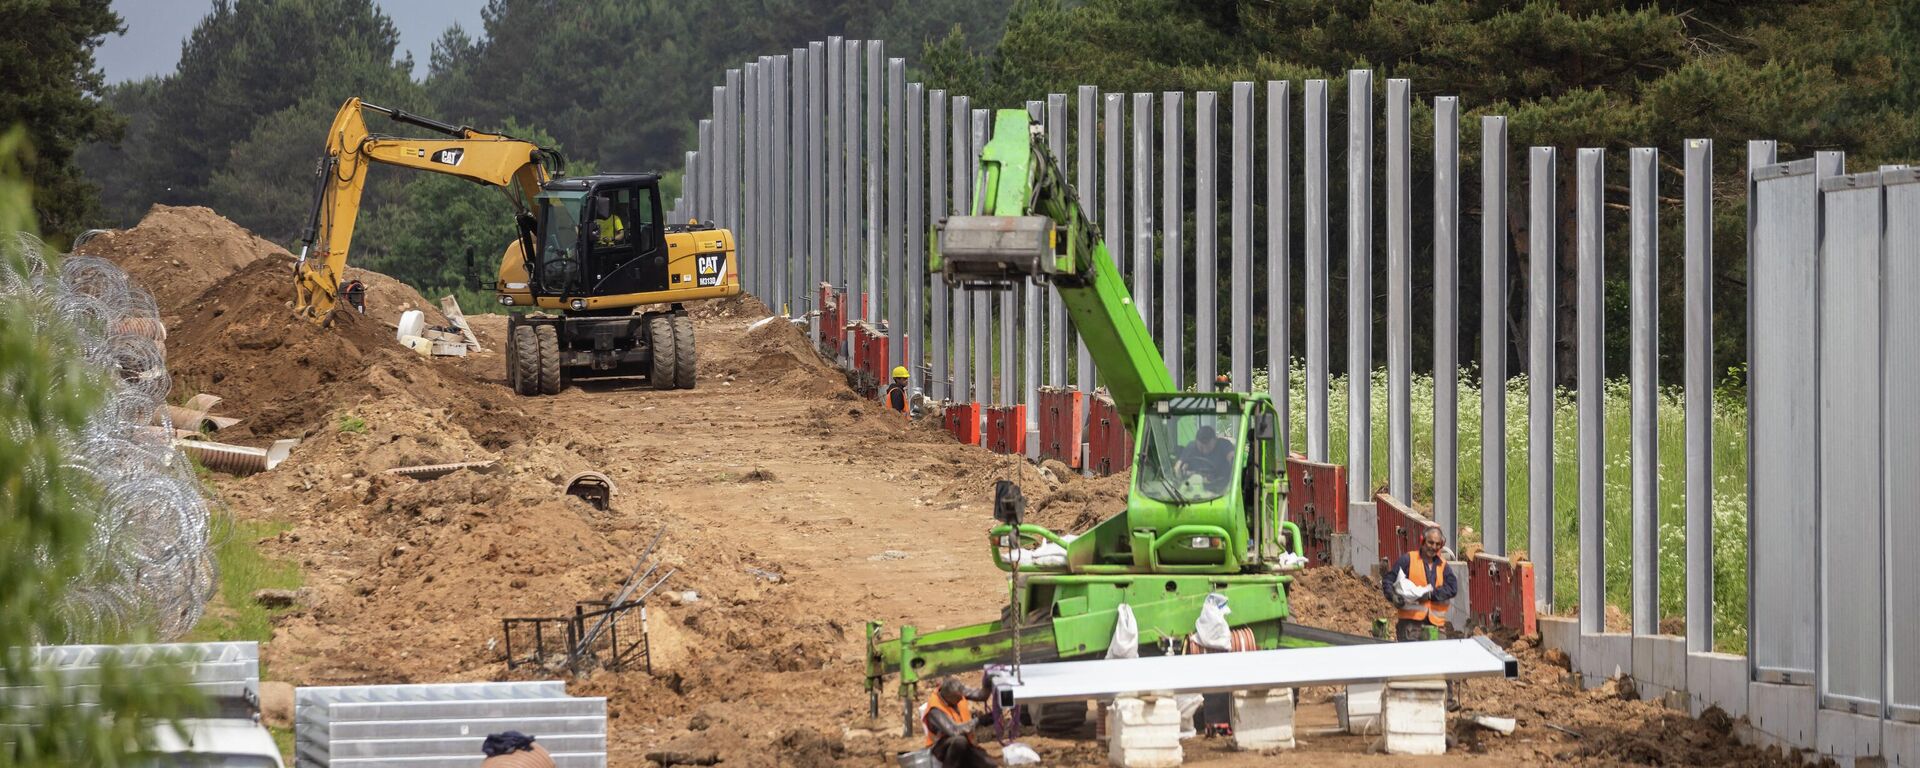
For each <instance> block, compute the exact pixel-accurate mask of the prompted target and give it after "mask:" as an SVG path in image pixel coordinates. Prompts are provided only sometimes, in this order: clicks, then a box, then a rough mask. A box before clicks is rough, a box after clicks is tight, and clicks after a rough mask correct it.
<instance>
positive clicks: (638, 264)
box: [528, 174, 669, 313]
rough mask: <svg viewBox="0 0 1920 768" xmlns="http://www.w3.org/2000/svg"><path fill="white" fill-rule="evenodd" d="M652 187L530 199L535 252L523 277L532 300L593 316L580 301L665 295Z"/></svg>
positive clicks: (566, 187)
mask: <svg viewBox="0 0 1920 768" xmlns="http://www.w3.org/2000/svg"><path fill="white" fill-rule="evenodd" d="M659 185H660V180H659V177H657V176H655V175H653V174H633V175H613V176H579V177H573V178H566V179H558V180H555V181H551V182H548V183H547V185H546V186H545V187H544V188H542V189H541V191H540V194H538V195H536V196H535V197H534V205H535V207H536V209H537V211H536V214H535V215H536V216H537V217H538V220H539V224H538V233H537V239H538V242H539V247H538V248H537V249H536V252H535V256H534V264H533V265H532V268H531V269H529V270H528V276H529V278H530V279H529V283H530V289H531V291H532V293H533V295H534V296H535V297H542V298H544V297H552V298H554V299H557V300H559V301H560V302H561V303H562V305H563V306H567V307H568V308H569V309H573V310H574V311H576V312H579V311H588V310H593V309H597V307H595V306H594V304H596V303H597V302H594V301H593V300H592V299H591V298H588V297H606V296H624V295H629V294H635V293H646V292H653V291H664V290H666V289H667V287H668V285H669V274H668V273H669V270H668V268H667V256H666V254H667V243H666V237H665V231H664V229H663V228H662V227H661V226H659V223H660V221H661V219H662V212H661V210H660V186H659ZM576 297H579V298H578V299H577V300H576ZM576 304H578V306H575V305H576ZM615 309H617V310H619V311H621V312H623V313H624V312H626V311H629V310H630V309H631V307H630V306H623V307H617V308H615Z"/></svg>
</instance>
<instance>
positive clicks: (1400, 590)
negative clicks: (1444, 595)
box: [1393, 573, 1433, 605]
mask: <svg viewBox="0 0 1920 768" xmlns="http://www.w3.org/2000/svg"><path fill="white" fill-rule="evenodd" d="M1393 591H1394V592H1395V593H1397V594H1399V595H1400V604H1401V605H1413V604H1414V603H1418V602H1421V601H1423V600H1426V599H1427V595H1430V594H1433V587H1421V586H1415V585H1414V583H1413V580H1412V579H1409V578H1407V575H1406V574H1404V573H1402V574H1400V578H1399V579H1398V580H1396V581H1394V583H1393Z"/></svg>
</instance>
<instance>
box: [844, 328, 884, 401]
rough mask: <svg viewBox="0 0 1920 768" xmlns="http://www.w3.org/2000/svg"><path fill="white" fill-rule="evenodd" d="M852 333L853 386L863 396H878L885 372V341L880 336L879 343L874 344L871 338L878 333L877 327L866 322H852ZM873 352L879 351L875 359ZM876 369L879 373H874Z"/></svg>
mask: <svg viewBox="0 0 1920 768" xmlns="http://www.w3.org/2000/svg"><path fill="white" fill-rule="evenodd" d="M852 334H853V340H852V344H851V346H852V347H853V388H854V390H855V391H857V392H859V393H860V394H861V396H863V397H878V396H879V394H880V383H881V382H883V381H885V380H886V379H884V378H882V377H883V376H884V375H885V374H886V369H885V368H884V366H885V364H886V355H887V345H886V341H885V339H884V338H882V340H881V343H880V344H879V345H877V346H876V345H875V344H874V343H873V340H874V338H875V337H876V336H878V335H879V333H878V331H877V329H875V328H874V327H873V326H871V325H868V324H866V323H860V322H856V323H854V324H853V327H852ZM875 352H878V353H879V356H878V358H877V359H876V357H875V354H874V353H875ZM876 371H877V372H878V373H879V374H880V375H875V372H876Z"/></svg>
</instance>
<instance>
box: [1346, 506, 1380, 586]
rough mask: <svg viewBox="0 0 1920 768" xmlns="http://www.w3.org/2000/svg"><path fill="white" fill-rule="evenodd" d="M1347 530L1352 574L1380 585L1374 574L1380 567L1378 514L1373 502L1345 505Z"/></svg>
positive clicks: (1378, 575) (1378, 576) (1378, 577)
mask: <svg viewBox="0 0 1920 768" xmlns="http://www.w3.org/2000/svg"><path fill="white" fill-rule="evenodd" d="M1347 530H1348V531H1349V532H1350V538H1349V539H1348V541H1349V542H1351V543H1350V544H1349V546H1348V551H1349V552H1350V553H1351V555H1350V557H1349V559H1348V562H1350V563H1352V565H1351V566H1350V567H1351V568H1353V572H1354V573H1357V574H1360V575H1361V576H1365V577H1367V578H1369V579H1372V580H1373V582H1374V583H1375V584H1378V583H1380V574H1378V573H1375V572H1374V571H1375V570H1377V569H1378V568H1379V566H1380V514H1379V512H1377V511H1376V510H1374V508H1373V502H1370V501H1369V502H1365V503H1361V504H1353V503H1348V504H1347Z"/></svg>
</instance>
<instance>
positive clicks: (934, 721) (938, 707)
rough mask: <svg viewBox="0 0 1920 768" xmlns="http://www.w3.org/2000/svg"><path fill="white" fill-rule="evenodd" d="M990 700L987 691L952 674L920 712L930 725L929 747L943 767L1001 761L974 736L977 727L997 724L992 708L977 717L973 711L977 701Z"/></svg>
mask: <svg viewBox="0 0 1920 768" xmlns="http://www.w3.org/2000/svg"><path fill="white" fill-rule="evenodd" d="M986 700H987V694H986V692H985V691H982V690H980V689H978V688H974V687H971V686H969V685H967V684H966V683H962V682H960V680H959V679H958V678H952V677H949V678H947V679H946V680H943V681H941V683H940V687H939V688H937V689H935V690H934V692H933V695H932V696H930V697H928V698H927V711H926V713H925V714H922V715H921V716H920V724H921V725H922V726H924V727H925V728H926V729H927V748H928V749H929V750H931V751H932V752H933V759H934V760H935V761H938V762H939V763H940V768H981V766H996V765H999V763H997V762H995V761H994V759H993V757H992V756H991V755H988V754H987V751H986V750H984V749H981V748H980V745H978V744H975V743H974V740H973V732H974V729H975V728H983V727H987V726H990V725H992V724H993V714H992V713H991V712H981V713H980V714H979V715H978V716H977V717H976V716H975V715H974V714H973V702H976V701H986Z"/></svg>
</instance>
